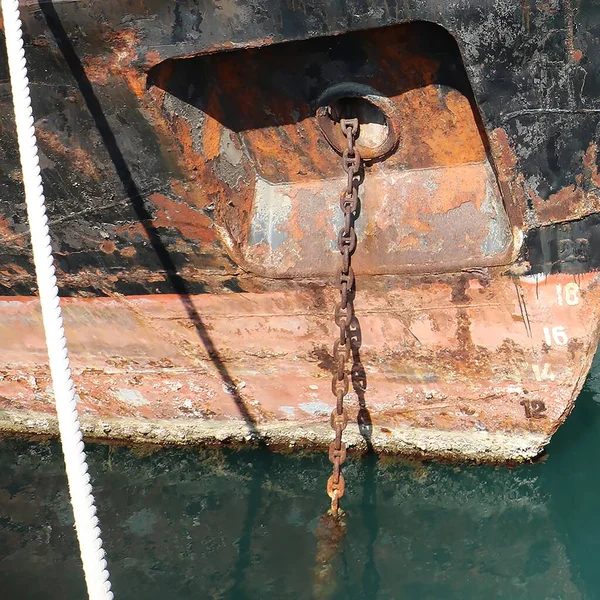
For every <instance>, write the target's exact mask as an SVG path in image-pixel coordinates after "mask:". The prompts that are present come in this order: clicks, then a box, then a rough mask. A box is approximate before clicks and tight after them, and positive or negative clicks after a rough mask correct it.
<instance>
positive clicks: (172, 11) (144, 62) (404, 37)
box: [0, 0, 600, 295]
mask: <svg viewBox="0 0 600 600" xmlns="http://www.w3.org/2000/svg"><path fill="white" fill-rule="evenodd" d="M225 4H226V8H225V7H223V6H217V5H215V4H214V2H212V1H211V0H201V1H200V2H197V1H194V2H192V1H191V0H177V1H176V2H173V3H167V4H165V3H164V2H159V1H158V0H150V1H145V2H143V3H142V2H133V3H131V2H129V3H121V2H108V3H107V2H105V1H103V2H100V1H96V0H88V1H86V2H85V3H68V2H60V3H52V2H47V1H45V0H44V1H43V2H40V3H39V4H38V3H37V2H36V3H25V5H24V7H23V8H24V13H25V25H26V33H27V39H26V42H27V53H28V57H29V59H30V62H31V64H32V67H33V68H32V73H31V80H32V86H33V102H34V109H35V114H36V115H38V121H37V123H36V128H37V131H38V135H39V138H40V144H41V147H42V151H43V159H42V164H41V166H42V171H43V175H44V177H45V180H46V182H47V184H48V189H49V190H50V197H49V200H50V202H49V204H50V209H51V215H50V216H51V224H52V225H53V226H54V227H53V230H54V235H55V244H56V250H57V252H58V255H59V277H60V282H61V284H62V286H63V288H64V289H65V291H66V293H68V294H80V295H99V294H102V288H108V289H109V290H112V291H117V292H122V293H126V294H131V293H164V292H177V293H179V292H181V291H182V290H181V288H182V286H181V283H182V282H183V283H185V286H183V287H185V289H186V291H187V292H191V293H202V292H213V293H220V292H222V291H224V290H232V289H233V290H236V289H243V290H246V291H259V290H260V289H262V288H263V287H264V284H262V283H260V282H257V281H255V280H254V279H252V278H251V277H247V276H246V275H245V274H244V273H243V271H242V270H240V268H239V266H238V265H237V264H235V261H232V260H231V257H230V255H229V253H232V254H233V255H234V259H235V260H240V261H241V260H242V259H243V258H244V256H243V253H242V252H241V251H240V249H239V248H238V247H237V244H239V243H240V241H247V237H245V236H246V233H247V231H246V230H245V229H244V227H246V226H247V224H248V218H249V212H248V211H249V210H250V207H249V206H239V205H238V206H230V204H229V202H230V201H231V197H232V195H234V194H238V193H239V192H240V190H241V189H242V188H243V187H244V186H246V187H248V185H251V184H252V182H253V178H252V174H253V169H252V168H251V167H256V166H257V165H258V167H259V173H262V176H263V177H264V178H266V180H268V181H273V179H272V178H273V177H275V178H277V177H278V176H282V175H284V174H285V178H284V179H286V180H288V181H289V180H292V179H293V178H302V177H309V176H310V174H311V173H313V174H314V173H315V172H316V173H318V175H319V177H323V176H325V175H326V172H327V170H328V169H330V168H331V165H332V164H334V163H332V162H329V161H325V160H323V161H322V162H320V163H318V164H315V162H314V161H315V160H316V157H317V155H318V154H317V153H315V152H314V151H311V150H305V154H306V156H305V157H304V158H303V159H302V160H299V161H297V163H293V162H290V160H289V157H288V158H286V156H287V155H286V153H282V152H281V150H282V148H285V147H286V146H288V145H290V144H295V143H301V144H302V148H303V149H307V148H309V149H310V148H315V147H316V146H317V145H318V144H319V142H320V140H321V136H320V134H319V133H318V132H317V133H315V130H313V129H311V128H310V127H308V126H309V124H310V119H309V118H308V117H309V116H310V115H312V114H313V113H312V112H310V113H309V112H307V111H308V108H309V107H310V110H311V111H312V109H313V106H312V103H313V102H318V99H319V98H320V97H321V95H322V94H323V93H324V92H325V91H326V90H327V88H328V87H329V86H330V85H332V84H334V83H335V82H336V81H339V80H340V79H343V80H344V81H347V80H352V81H355V80H357V79H359V80H361V81H363V82H364V83H366V84H372V85H373V87H375V88H379V89H380V90H381V91H382V92H384V93H385V94H386V95H388V96H390V97H391V98H394V97H395V98H397V100H398V102H401V103H403V108H402V115H403V117H410V118H402V119H401V129H400V131H399V132H398V133H399V138H400V141H402V140H404V141H405V144H404V145H403V144H402V143H400V144H399V147H398V156H399V157H400V158H401V162H403V168H405V167H411V165H412V166H413V167H419V168H423V167H427V166H436V165H439V164H444V165H450V164H457V163H461V162H466V163H469V162H473V161H474V162H478V161H482V160H483V161H485V160H486V152H485V146H486V135H487V137H489V152H488V154H489V156H490V159H491V162H493V166H494V168H495V170H496V173H497V178H498V183H499V187H500V190H501V191H502V195H503V200H504V203H505V206H506V209H507V212H508V214H509V217H510V219H511V226H512V227H524V228H527V229H529V228H534V227H537V226H539V225H542V224H550V223H552V222H554V221H557V220H570V219H574V218H580V217H584V216H586V215H588V214H591V213H594V212H597V211H598V210H599V209H600V200H599V199H598V198H599V197H600V196H599V193H598V189H599V180H598V155H597V138H598V134H597V128H598V122H599V121H598V118H599V115H600V113H599V112H598V110H599V109H598V105H597V98H598V94H599V92H600V85H599V80H598V76H597V73H598V72H600V69H599V65H598V64H597V62H598V61H599V60H600V58H599V57H600V52H599V51H598V44H599V42H598V40H599V39H600V36H599V35H598V28H599V23H600V16H599V15H598V11H597V9H596V8H595V7H594V5H592V4H589V5H582V6H579V7H578V9H577V11H575V10H574V9H573V7H572V5H571V3H570V2H565V3H563V4H558V5H556V6H554V5H549V4H548V3H547V2H545V1H541V0H540V1H539V2H538V1H534V0H530V1H527V2H516V1H514V2H512V1H509V0H506V1H503V2H495V1H492V0H486V1H484V2H479V1H478V2H466V3H462V4H456V3H439V2H435V1H433V0H417V1H415V2H413V3H406V2H401V1H400V0H397V1H395V0H394V1H391V2H379V1H377V0H373V1H369V2H366V3H365V2H359V1H358V0H349V1H348V2H344V3H338V2H323V1H322V0H307V1H306V2H303V3H301V4H300V5H297V6H296V5H293V4H290V3H289V2H287V0H260V1H259V2H248V1H247V0H227V2H226V3H225ZM414 21H429V22H430V23H429V24H427V23H422V22H421V23H416V24H415V23H411V24H408V25H402V23H407V22H414ZM433 23H436V24H438V25H439V27H438V26H436V25H433ZM442 28H443V29H442ZM357 29H362V30H365V31H363V32H361V33H352V32H353V31H356V30H357ZM444 29H445V30H446V31H448V32H449V34H450V35H451V36H452V37H453V38H454V39H455V40H456V45H457V48H458V50H456V51H454V52H448V43H447V41H444V40H448V39H451V38H449V36H448V34H446V33H444ZM369 30H370V31H369ZM346 32H351V33H346ZM340 34H345V35H340ZM327 36H333V37H327ZM352 36H354V38H352ZM310 39H312V41H309V42H299V44H300V45H297V46H294V47H295V48H300V49H301V48H306V45H305V46H302V44H309V45H310V44H312V46H311V47H313V51H314V49H316V48H317V47H319V45H320V47H321V48H325V47H327V48H325V49H324V50H323V51H322V54H321V57H320V60H319V61H317V64H316V66H315V69H314V71H313V72H311V73H308V74H306V77H305V78H304V79H303V78H302V77H300V78H299V79H300V80H302V79H303V81H304V82H305V83H304V88H303V89H302V90H298V89H297V90H296V92H297V93H296V96H290V100H289V101H288V102H287V104H286V102H285V101H283V100H282V99H281V97H278V98H276V97H273V94H272V91H273V90H272V89H271V88H272V86H273V85H277V86H278V89H282V88H286V91H287V92H288V93H289V92H290V90H291V89H292V88H293V84H292V83H290V80H293V79H294V76H289V77H287V79H286V77H285V76H282V77H280V78H279V80H278V81H275V82H271V81H270V79H269V77H266V76H262V77H260V78H259V77H258V76H259V75H261V74H262V73H263V72H262V71H261V67H260V65H259V64H258V63H260V62H268V61H266V60H265V56H266V55H265V52H266V53H267V54H269V53H270V54H271V55H275V58H277V55H280V63H279V67H280V68H281V67H282V66H283V67H284V66H285V61H286V60H287V58H286V56H289V54H293V52H292V51H291V50H293V48H291V49H290V50H286V47H287V48H289V47H290V46H293V44H291V43H290V42H291V41H295V40H310ZM319 39H320V40H321V41H319ZM368 40H370V41H371V42H372V43H369V44H366V49H365V43H364V42H366V41H368ZM349 43H352V45H353V47H355V48H356V51H355V52H354V54H352V55H350V57H349V58H348V59H346V60H340V55H339V51H340V48H342V47H343V46H344V44H349ZM1 46H2V45H1V44H0V48H1ZM252 48H254V49H255V50H247V49H252ZM270 48H271V49H272V51H271V50H270ZM234 51H235V52H234ZM0 52H3V50H2V49H0ZM253 52H254V54H253ZM302 52H303V51H301V52H300V54H302ZM458 52H460V54H458ZM261 53H262V54H261ZM209 55H212V56H213V58H214V59H215V60H213V61H212V62H211V60H209V59H210V57H209ZM184 57H188V58H189V60H182V58H184ZM249 57H256V61H255V62H256V64H255V65H254V66H253V67H252V68H249V69H246V70H243V69H242V72H240V71H239V68H240V66H241V65H247V64H248V60H249ZM261 57H262V58H261ZM399 58H400V59H401V60H400V64H398V60H399ZM463 62H464V68H465V69H466V74H465V71H463V67H462V63H463ZM202 65H204V67H202ZM211 65H212V66H215V67H218V69H216V70H215V69H212V70H211V68H212V67H211ZM370 66H372V67H373V72H371V73H369V68H370ZM192 67H194V68H192ZM386 67H389V68H386ZM195 69H200V72H199V73H197V72H196V71H195ZM202 69H204V70H202ZM207 69H208V71H210V72H207ZM219 69H220V71H219ZM276 72H277V71H276ZM219 73H222V74H223V75H227V77H223V76H222V77H219V76H218V75H219ZM202 75H207V76H210V77H212V79H210V81H211V82H214V80H215V77H216V78H217V81H218V82H223V81H226V82H227V84H228V85H229V86H230V87H229V88H227V87H224V88H219V87H216V88H213V93H208V95H207V92H206V91H205V90H206V86H204V85H203V82H206V79H204V78H203V77H201V76H202ZM467 75H468V79H467ZM311 76H312V78H311ZM190 77H193V79H194V80H193V81H189V78H190ZM0 80H2V81H3V82H4V84H3V88H2V94H1V95H0V103H2V105H4V106H5V107H6V110H0V138H1V143H0V145H1V147H2V155H0V172H1V175H2V176H1V177H0V286H2V288H1V290H2V293H5V294H15V293H16V294H31V292H32V289H33V288H34V287H35V284H34V281H33V269H32V265H31V262H30V257H29V255H28V251H27V242H26V226H25V222H24V205H23V203H22V201H21V200H20V199H21V198H22V196H21V188H20V181H19V173H18V167H17V164H18V161H17V155H16V144H15V139H14V127H13V123H12V122H11V116H10V115H11V113H10V110H8V106H9V103H10V97H9V90H8V85H6V82H7V75H6V64H5V61H4V59H3V56H0ZM190 86H191V87H190ZM208 87H209V88H210V87H211V86H208ZM471 87H472V95H471V92H470V88H471ZM300 92H301V93H300ZM238 93H244V94H250V96H249V98H248V100H247V102H245V103H242V104H240V102H239V100H238V99H237V98H235V99H233V98H234V97H235V95H236V94H238ZM227 94H228V95H229V98H230V110H229V111H227V110H225V111H224V110H223V109H224V107H225V109H227V106H225V105H224V103H223V98H222V96H223V95H227ZM265 95H266V96H267V97H266V98H265ZM270 98H271V99H272V100H273V101H272V102H271V101H270V100H269V99H270ZM300 99H301V100H303V102H302V103H299V102H298V101H299V100H300ZM199 101H200V103H199V104H198V102H199ZM231 102H233V103H234V104H235V109H236V110H233V108H234V107H233V106H231ZM194 103H196V104H197V105H195V104H194ZM298 104H300V105H298ZM475 107H476V108H475ZM257 108H258V110H257ZM263 108H266V110H263ZM302 111H304V112H302ZM232 114H233V115H236V114H237V115H238V117H237V118H238V121H237V122H236V121H235V120H233V121H232ZM479 114H480V115H481V118H479ZM258 116H260V118H261V119H262V122H261V121H259V122H257V121H256V119H257V118H258ZM252 120H254V122H255V126H254V127H251V128H247V127H246V128H244V127H242V125H244V122H245V123H246V126H247V125H248V123H249V121H252ZM278 124H279V125H280V126H279V127H277V125H278ZM305 126H306V129H305ZM242 141H243V144H242ZM140 149H143V152H140ZM280 154H282V156H279V155H280ZM265 157H266V159H265ZM263 159H265V160H263ZM430 163H431V164H430ZM302 173H306V175H302ZM266 174H269V177H266ZM236 223H237V225H236ZM236 227H237V229H236ZM484 239H485V236H484V237H481V236H480V240H479V242H480V244H481V243H482V242H483V240H484ZM516 241H517V242H519V239H518V238H517V239H516ZM230 244H233V245H232V246H231V247H230V246H229V245H230ZM517 245H518V243H517ZM475 246H477V245H475ZM476 249H477V248H476V247H475V250H476ZM228 252H229V253H228ZM383 254H384V253H383V252H381V253H380V256H381V255H383ZM445 254H446V252H443V253H442V254H441V258H443V256H444V255H445ZM441 258H438V260H441ZM253 266H254V267H256V265H253ZM174 274H180V276H181V280H178V279H177V278H176V277H175V278H174V276H173V275H174Z"/></svg>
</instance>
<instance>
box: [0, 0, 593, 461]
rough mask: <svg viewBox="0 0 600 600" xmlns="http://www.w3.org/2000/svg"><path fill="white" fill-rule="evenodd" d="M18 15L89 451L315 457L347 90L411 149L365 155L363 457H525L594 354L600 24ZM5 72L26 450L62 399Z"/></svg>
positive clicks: (4, 386) (0, 353) (201, 9)
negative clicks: (384, 453) (299, 451)
mask: <svg viewBox="0 0 600 600" xmlns="http://www.w3.org/2000/svg"><path fill="white" fill-rule="evenodd" d="M24 14H25V23H26V32H27V48H26V51H27V55H28V59H29V61H30V64H31V65H32V70H31V83H32V90H33V103H34V112H35V114H36V116H37V119H38V120H37V122H36V130H37V132H38V137H39V141H40V147H41V150H42V156H41V167H42V172H43V176H44V179H45V182H46V186H47V190H48V204H49V213H50V227H51V231H52V233H53V236H54V249H55V252H56V256H57V259H58V277H59V284H60V285H61V289H62V290H63V293H64V294H65V295H68V296H75V297H76V298H74V299H73V300H69V301H68V302H67V303H66V319H67V326H68V328H69V341H70V344H71V345H72V346H73V354H74V365H75V371H76V378H77V384H78V386H79V387H78V389H79V390H80V395H81V405H82V409H83V412H84V413H85V414H86V419H87V420H86V426H87V428H88V431H89V432H90V433H91V434H93V435H95V436H99V437H102V436H113V437H121V438H125V439H149V440H152V441H156V442H185V441H200V440H204V441H206V440H221V441H222V440H226V439H229V438H234V439H236V440H244V439H261V438H262V439H264V440H266V441H267V442H268V443H271V444H275V445H280V446H287V445H289V444H307V445H319V444H324V443H326V440H328V436H329V430H328V426H327V423H326V419H324V416H323V414H322V413H328V412H330V408H331V407H330V406H329V404H328V397H327V395H326V389H327V388H328V386H329V384H328V383H327V381H328V379H329V377H330V372H331V367H332V358H331V356H330V354H329V353H328V351H327V349H326V347H325V345H324V344H325V343H326V340H328V339H329V336H330V335H331V334H332V328H331V323H330V315H329V314H328V308H327V307H329V306H330V303H331V302H332V298H331V297H330V293H329V292H328V291H327V289H328V279H329V278H330V277H331V275H332V274H333V273H334V263H333V258H334V256H335V252H334V250H335V249H334V248H330V247H328V246H327V245H326V244H324V243H323V240H329V239H331V238H332V235H331V234H332V232H334V231H335V230H336V229H337V228H339V225H340V223H339V222H337V221H336V219H335V217H334V213H333V212H331V209H332V205H333V204H334V203H336V202H337V201H336V200H334V202H333V203H332V202H331V197H332V196H331V191H332V190H337V189H338V186H339V183H340V176H341V175H342V173H341V170H340V168H339V164H338V160H337V154H336V151H335V150H334V149H332V148H331V146H330V145H329V143H328V142H327V140H326V139H325V137H324V136H323V135H322V133H321V128H320V127H319V124H318V123H317V120H316V119H315V114H316V112H317V110H318V109H319V108H320V107H321V108H322V104H323V102H325V101H331V97H330V99H329V100H327V98H328V94H331V90H332V89H333V90H338V91H339V88H338V87H336V86H340V85H342V86H347V93H348V94H350V95H351V94H352V93H353V91H356V90H359V91H361V90H362V91H361V94H362V95H363V96H364V97H365V98H366V99H367V100H369V101H370V102H372V103H373V104H377V105H378V106H380V107H382V110H383V109H385V110H384V112H385V114H386V118H388V119H391V120H393V124H392V125H393V129H394V134H395V135H396V136H397V139H396V140H395V141H394V145H393V148H392V147H390V149H389V152H388V151H387V150H386V153H387V154H386V156H385V160H383V161H382V160H379V161H377V160H374V161H372V162H371V164H369V166H368V177H367V178H366V182H365V194H364V198H365V211H364V214H362V215H361V218H360V220H359V224H360V225H359V227H358V235H359V237H360V240H361V244H362V247H363V249H364V252H361V253H360V255H358V256H357V260H356V262H355V267H356V273H357V278H358V281H359V291H360V296H359V300H358V301H357V314H358V317H359V324H360V332H361V334H362V347H361V356H360V359H359V360H360V365H361V367H362V368H363V369H364V374H365V375H366V377H367V382H368V390H367V393H366V394H365V395H364V397H359V398H356V403H355V407H358V406H366V407H367V408H368V418H364V414H363V418H360V419H359V421H360V423H359V424H357V426H356V427H355V428H354V430H353V432H350V433H351V436H350V437H351V442H352V443H353V444H354V445H360V444H363V445H365V444H367V442H366V441H365V439H368V440H369V441H368V444H370V445H371V446H372V447H374V448H378V449H385V450H391V451H393V450H400V451H403V452H407V453H412V454H418V455H432V456H451V457H468V458H473V459H475V460H486V459H489V460H506V459H514V460H521V459H524V458H527V457H531V456H533V455H535V454H536V453H537V452H539V450H540V449H541V448H542V447H543V445H544V443H545V442H546V441H547V440H548V438H549V436H550V435H551V434H552V432H553V431H554V430H555V429H556V427H557V426H558V425H559V424H560V423H561V422H562V420H564V418H565V417H566V415H567V414H568V412H569V410H570V407H571V406H572V401H573V398H574V395H575V393H576V391H577V389H578V388H579V387H580V385H581V383H582V381H583V377H584V376H585V373H586V372H587V369H588V366H589V363H590V361H591V356H592V354H593V352H594V350H595V347H596V342H597V331H596V330H597V326H596V323H597V322H598V320H597V317H598V310H599V299H598V297H597V292H596V283H595V275H594V274H593V273H594V272H595V270H596V269H597V268H598V266H600V265H599V260H598V248H600V245H599V242H598V240H599V239H600V234H599V233H598V228H599V225H598V212H599V211H600V191H599V190H600V177H599V175H598V169H599V159H598V152H597V143H598V142H597V139H598V127H599V123H600V107H599V105H598V97H600V79H599V78H598V73H600V51H599V48H598V46H599V44H600V42H599V40H600V11H599V10H598V9H597V7H595V6H594V5H593V4H591V3H588V4H582V5H580V6H579V7H578V10H577V11H575V10H574V8H573V6H572V3H570V2H564V3H562V4H560V5H556V6H555V5H550V4H548V3H547V2H545V1H541V0H540V1H537V0H528V1H525V2H517V1H516V0H515V1H511V0H503V1H502V2H496V1H492V0H484V1H483V2H481V1H477V2H475V1H473V2H464V3H449V2H442V3H440V2H437V1H436V0H415V1H414V2H410V3H407V2H404V1H401V0H390V1H387V2H383V1H381V2H380V1H379V0H369V1H367V2H363V1H362V0H360V1H359V0H347V1H345V2H324V1H323V0H305V1H304V2H302V3H300V4H298V3H290V2H288V1H287V0H252V1H248V0H225V1H224V2H222V3H215V2H213V1H212V0H176V1H175V2H171V3H165V2H162V1H159V0H149V1H144V2H137V1H134V2H125V3H124V2H113V1H111V0H109V1H108V2H107V1H102V2H100V1H99V0H88V1H86V2H50V1H46V0H42V1H41V2H39V3H38V2H34V3H30V2H25V3H24ZM0 48H2V49H0V53H1V52H3V45H2V44H0ZM5 62H6V61H5V57H4V55H3V54H0V82H2V87H0V294H4V295H5V297H4V299H3V300H2V304H1V306H0V330H1V333H2V337H0V374H1V377H2V379H1V381H0V396H1V397H2V400H1V402H2V407H3V410H4V412H3V413H2V426H3V427H5V428H9V429H14V430H20V431H41V430H45V429H47V428H53V427H54V425H53V416H52V415H53V408H52V402H51V398H50V396H49V392H48V374H47V372H46V370H45V367H44V366H43V364H44V361H45V350H44V349H43V340H42V335H41V329H40V324H39V316H38V314H37V312H36V311H37V309H36V302H35V300H34V299H33V295H34V293H35V282H34V277H33V266H32V263H31V260H30V255H29V250H28V241H27V225H26V222H25V218H24V215H25V207H24V203H23V202H22V195H21V181H20V174H19V170H18V160H17V152H16V142H15V135H14V124H13V123H12V121H11V118H12V117H11V111H10V110H8V106H9V103H10V95H9V85H8V82H7V74H6V64H5ZM348 86H349V87H348ZM365 90H367V91H365ZM2 107H6V110H2ZM374 120H375V121H376V119H374ZM390 123H391V121H390ZM370 125H377V123H376V122H374V123H370ZM371 141H372V140H371ZM359 142H360V143H361V144H362V143H365V144H367V145H368V140H366V139H363V140H359ZM336 194H337V192H336ZM463 271H465V272H463ZM440 273H446V274H445V275H440ZM292 276H293V277H302V278H304V280H303V281H302V282H301V284H298V283H297V282H292V281H290V280H289V277H292ZM573 286H580V287H577V289H575V288H574V287H573ZM307 290H308V291H307ZM231 292H233V293H231ZM144 295H146V296H144ZM9 297H10V298H9ZM575 300H577V301H575ZM590 324H591V325H590ZM298 340H299V342H300V347H301V350H300V352H296V351H295V350H294V349H295V348H296V344H297V343H298ZM284 381H285V382H286V383H285V385H284V383H283V382H284ZM356 417H357V415H356V414H355V415H353V418H355V419H356Z"/></svg>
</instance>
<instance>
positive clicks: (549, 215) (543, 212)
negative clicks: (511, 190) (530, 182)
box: [528, 143, 600, 225]
mask: <svg viewBox="0 0 600 600" xmlns="http://www.w3.org/2000/svg"><path fill="white" fill-rule="evenodd" d="M596 158H597V145H596V144H595V143H591V144H590V146H589V147H588V149H587V151H586V153H585V154H584V156H583V161H582V172H581V174H579V175H577V176H576V181H577V183H578V185H577V186H575V185H573V186H568V187H564V188H563V189H561V190H559V191H558V192H556V193H555V194H552V195H551V196H550V197H549V198H548V200H542V199H541V198H538V196H537V195H536V194H535V192H534V191H533V190H528V194H529V197H530V198H531V200H532V202H533V206H534V208H535V211H536V216H537V220H538V221H539V223H540V224H542V225H547V224H549V223H554V222H556V221H566V220H572V219H577V218H581V217H585V216H586V215H589V214H591V213H594V212H598V211H600V196H599V195H598V194H595V193H594V192H585V191H584V189H585V188H587V187H590V186H588V185H586V183H591V184H592V186H594V187H596V188H597V187H600V176H599V175H598V166H597V164H596ZM582 188H583V189H582Z"/></svg>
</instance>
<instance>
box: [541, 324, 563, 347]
mask: <svg viewBox="0 0 600 600" xmlns="http://www.w3.org/2000/svg"><path fill="white" fill-rule="evenodd" d="M544 339H545V342H546V345H547V346H552V343H555V344H556V345H557V346H565V345H566V344H567V342H568V341H569V336H568V335H567V332H566V331H565V328H564V327H563V326H562V325H559V326H558V327H553V328H552V329H550V327H544Z"/></svg>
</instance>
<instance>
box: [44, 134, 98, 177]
mask: <svg viewBox="0 0 600 600" xmlns="http://www.w3.org/2000/svg"><path fill="white" fill-rule="evenodd" d="M35 133H36V136H37V138H38V140H39V141H40V142H41V145H42V147H44V149H45V150H47V151H48V150H49V151H52V152H56V153H57V154H60V155H61V156H64V157H65V158H67V159H68V160H69V162H70V163H72V164H73V165H76V166H77V169H78V170H80V171H83V173H85V175H87V176H88V177H90V178H93V179H98V178H99V177H100V174H99V172H98V168H97V166H96V163H95V162H94V158H93V157H92V156H91V155H90V154H88V152H87V151H86V150H84V149H83V148H82V147H81V146H79V145H78V144H77V141H76V140H75V139H73V138H71V137H68V138H67V140H66V141H64V140H63V139H62V137H61V136H60V135H59V134H58V133H55V132H54V131H49V130H47V129H43V128H42V127H36V130H35Z"/></svg>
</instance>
